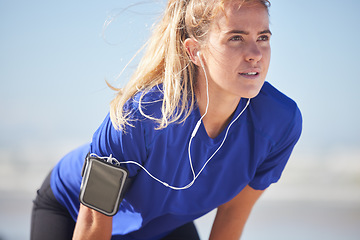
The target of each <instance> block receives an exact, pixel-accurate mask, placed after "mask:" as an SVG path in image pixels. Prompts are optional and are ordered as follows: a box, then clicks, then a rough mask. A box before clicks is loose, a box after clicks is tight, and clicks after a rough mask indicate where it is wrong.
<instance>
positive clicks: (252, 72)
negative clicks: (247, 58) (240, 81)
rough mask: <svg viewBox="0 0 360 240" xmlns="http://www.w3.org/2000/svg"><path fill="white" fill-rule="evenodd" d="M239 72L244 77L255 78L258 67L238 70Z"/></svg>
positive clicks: (258, 71) (258, 72)
mask: <svg viewBox="0 0 360 240" xmlns="http://www.w3.org/2000/svg"><path fill="white" fill-rule="evenodd" d="M239 74H240V75H241V76H243V77H246V78H256V77H257V76H259V75H260V69H258V68H251V69H247V70H244V71H241V72H239Z"/></svg>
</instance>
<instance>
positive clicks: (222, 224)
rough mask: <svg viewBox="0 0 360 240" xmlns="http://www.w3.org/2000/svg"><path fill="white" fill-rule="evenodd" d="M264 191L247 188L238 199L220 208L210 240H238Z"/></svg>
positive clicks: (235, 198)
mask: <svg viewBox="0 0 360 240" xmlns="http://www.w3.org/2000/svg"><path fill="white" fill-rule="evenodd" d="M262 193H263V191H259V190H254V189H252V188H251V187H250V186H246V187H245V188H244V189H243V190H242V191H241V192H240V193H239V194H238V195H237V196H236V197H234V198H233V199H232V200H230V201H229V202H227V203H225V204H223V205H221V206H219V207H218V210H217V213H216V217H215V221H214V224H213V227H212V230H211V234H210V240H219V239H220V240H221V239H227V240H238V239H240V237H241V234H242V232H243V230H244V227H245V224H246V221H247V219H248V217H249V215H250V212H251V210H252V208H253V206H254V204H255V202H256V201H257V199H258V198H259V197H260V196H261V194H262Z"/></svg>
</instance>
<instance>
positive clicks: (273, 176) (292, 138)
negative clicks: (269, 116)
mask: <svg viewBox="0 0 360 240" xmlns="http://www.w3.org/2000/svg"><path fill="white" fill-rule="evenodd" d="M301 131H302V116H301V113H300V110H299V109H298V108H296V111H295V114H294V117H293V120H292V121H291V122H290V124H289V127H288V130H287V131H286V134H284V136H283V137H282V139H281V140H280V141H279V143H278V144H276V145H275V146H274V147H273V148H272V149H273V150H272V151H271V152H270V153H269V155H268V156H267V157H266V159H265V160H264V161H263V162H262V163H261V164H260V165H259V167H258V168H257V170H256V173H255V176H254V178H253V179H252V180H251V182H250V183H249V185H250V186H251V187H252V188H254V189H256V190H264V189H266V188H267V187H269V186H270V185H271V184H272V183H275V182H277V181H278V180H279V179H280V177H281V174H282V172H283V170H284V168H285V165H286V163H287V162H288V159H289V157H290V155H291V153H292V151H293V149H294V146H295V144H296V143H297V142H298V140H299V138H300V135H301Z"/></svg>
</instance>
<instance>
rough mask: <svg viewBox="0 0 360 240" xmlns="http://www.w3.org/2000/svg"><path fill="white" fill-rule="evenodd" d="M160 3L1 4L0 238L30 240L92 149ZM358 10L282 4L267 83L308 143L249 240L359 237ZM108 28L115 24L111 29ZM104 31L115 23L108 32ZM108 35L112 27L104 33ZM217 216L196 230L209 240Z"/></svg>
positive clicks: (269, 195) (266, 201) (330, 4)
mask: <svg viewBox="0 0 360 240" xmlns="http://www.w3.org/2000/svg"><path fill="white" fill-rule="evenodd" d="M164 6H165V1H160V0H158V1H116V0H103V1H97V2H95V1H92V2H91V1H84V0H77V1H69V0H63V1H52V0H46V1H45V0H34V1H25V0H12V1H10V0H0V114H1V117H0V239H1V240H20V239H28V238H29V232H30V215H31V206H32V199H33V198H34V197H35V192H36V190H37V188H38V187H39V186H40V184H41V182H42V180H43V179H44V177H45V176H46V175H47V173H48V172H49V171H50V169H51V168H52V167H53V166H54V165H55V164H56V162H57V161H58V160H59V159H60V158H61V157H62V156H63V155H64V154H66V153H67V152H68V151H70V150H72V149H74V148H76V147H77V146H79V145H81V144H83V143H85V142H89V141H90V140H91V137H92V134H93V132H94V131H95V130H96V129H97V127H98V126H99V124H100V123H101V121H102V120H103V118H104V117H105V115H106V114H107V112H108V111H109V102H110V101H111V99H112V98H113V96H114V92H112V91H111V90H110V89H109V88H108V87H107V86H106V83H105V80H107V81H109V82H110V83H111V84H113V85H115V86H122V85H123V84H124V82H126V81H127V79H128V77H129V75H130V74H131V71H132V70H133V66H134V65H135V63H136V61H135V63H134V64H130V66H129V67H128V68H127V69H126V70H125V72H124V73H123V74H122V75H121V76H120V77H118V75H119V74H120V72H121V71H122V69H123V68H124V67H125V65H126V64H127V62H128V61H129V60H130V59H131V57H132V55H133V54H134V53H135V52H136V51H137V50H138V49H139V48H140V47H141V46H142V44H143V43H144V42H145V40H146V39H147V38H148V36H149V32H150V29H151V25H152V24H153V22H154V21H156V19H157V17H158V15H159V14H160V13H161V12H162V9H163V8H164ZM359 13H360V2H359V1H357V0H344V1H335V0H328V1H320V0H313V1H310V0H305V1H304V0H293V1H286V0H278V1H275V0H273V1H272V6H271V8H270V15H271V26H270V27H271V31H272V32H273V37H272V40H271V41H272V62H271V66H270V71H269V74H268V78H267V81H269V82H271V83H272V84H273V85H275V86H276V87H277V88H278V89H279V90H281V91H282V92H284V93H285V94H287V95H288V96H290V97H291V98H293V99H294V100H295V101H296V102H297V103H298V105H299V107H300V109H301V111H302V114H303V118H304V125H303V134H302V137H301V139H300V141H299V143H298V145H297V146H296V148H295V150H294V153H293V155H292V157H291V159H290V161H289V164H288V166H287V168H286V169H285V172H284V173H283V176H282V179H281V180H280V181H279V183H277V184H274V185H273V186H271V187H270V188H269V189H268V190H267V191H266V192H265V194H264V196H263V197H262V198H261V199H260V200H259V202H258V203H257V205H256V206H255V208H254V210H253V212H252V215H251V216H250V219H249V221H248V223H247V226H246V228H245V232H244V237H243V239H253V240H259V239H277V240H280V239H292V240H294V239H307V240H312V239H334V240H335V239H348V240H350V239H359V236H360V124H359V123H360V110H359V109H360V108H359V103H360V94H359V93H358V89H359V87H360V77H359V73H360V72H359V63H360V61H359V56H360V44H359V41H360V31H359V30H358V29H359V22H360V14H359ZM108 23H110V24H108ZM107 24H108V25H107ZM104 26H107V27H104ZM214 214H215V212H212V213H210V214H209V215H207V216H205V217H203V218H201V219H199V220H197V221H196V224H197V226H198V228H199V230H200V234H201V237H202V239H206V238H207V237H208V235H209V231H210V227H211V222H212V219H213V217H214Z"/></svg>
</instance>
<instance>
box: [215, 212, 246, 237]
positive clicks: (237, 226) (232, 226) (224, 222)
mask: <svg viewBox="0 0 360 240" xmlns="http://www.w3.org/2000/svg"><path fill="white" fill-rule="evenodd" d="M235 214H236V212H234V211H231V209H218V212H217V214H216V217H215V220H214V224H213V227H212V229H211V234H210V238H209V240H219V239H220V240H221V239H228V240H238V239H240V237H241V234H242V232H243V229H244V226H245V224H246V221H247V219H248V216H249V214H250V211H249V212H248V213H243V214H241V215H239V214H237V215H235Z"/></svg>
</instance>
